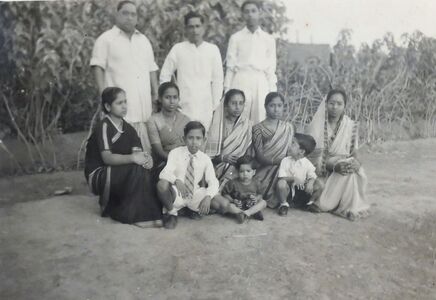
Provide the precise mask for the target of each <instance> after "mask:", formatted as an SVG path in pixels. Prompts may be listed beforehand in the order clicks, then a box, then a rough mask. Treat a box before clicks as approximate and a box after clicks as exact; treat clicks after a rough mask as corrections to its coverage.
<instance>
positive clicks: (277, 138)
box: [253, 92, 294, 208]
mask: <svg viewBox="0 0 436 300" xmlns="http://www.w3.org/2000/svg"><path fill="white" fill-rule="evenodd" d="M284 102H285V100H284V98H283V96H282V95H280V94H279V93H276V92H271V93H269V94H268V95H266V98H265V105H264V106H265V111H266V119H265V120H263V121H262V122H260V123H259V124H256V125H254V126H253V150H254V155H255V158H256V161H257V162H258V164H259V167H258V168H257V171H256V178H257V180H258V181H259V182H260V183H261V184H262V188H263V190H264V194H263V199H265V200H266V201H267V204H268V206H269V207H271V208H276V207H277V206H278V205H279V203H280V201H279V200H278V198H277V197H275V195H274V191H275V189H276V188H275V186H276V183H277V175H278V174H277V173H278V169H279V166H280V162H281V161H282V159H283V158H285V156H286V153H287V150H288V146H289V145H290V144H291V142H292V138H293V136H294V127H293V126H292V124H291V123H288V122H285V121H282V120H281V119H280V118H281V117H282V115H283V106H284Z"/></svg>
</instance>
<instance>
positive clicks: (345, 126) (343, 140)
mask: <svg viewBox="0 0 436 300" xmlns="http://www.w3.org/2000/svg"><path fill="white" fill-rule="evenodd" d="M357 127H358V125H357V123H356V122H354V121H353V120H351V119H350V118H349V117H348V116H346V115H344V116H343V117H342V118H341V119H340V120H339V124H338V126H337V128H336V130H335V131H334V132H332V133H331V134H329V133H328V131H327V112H326V108H325V101H323V102H322V103H321V105H320V107H319V108H318V111H317V113H316V114H315V115H314V118H313V120H312V122H311V124H310V126H309V127H308V129H307V131H306V132H307V133H308V134H310V135H312V136H313V137H314V138H315V141H316V143H317V149H316V151H314V153H315V155H313V156H312V157H311V159H312V161H313V162H314V164H315V166H316V167H317V173H318V174H319V175H320V176H321V178H323V179H324V181H325V187H324V190H323V192H322V194H321V196H320V198H319V199H318V200H317V202H316V204H317V206H318V207H319V208H320V209H321V210H322V211H330V212H332V213H335V214H338V215H340V216H343V217H350V215H351V216H358V215H359V214H361V213H363V212H366V211H367V210H368V209H369V205H368V204H367V203H366V202H365V191H366V185H367V178H366V175H365V172H364V170H363V168H362V167H360V168H359V170H358V171H357V172H355V173H352V174H348V175H341V174H339V173H336V172H333V173H330V172H328V171H327V170H326V169H325V165H326V163H327V161H330V162H331V163H333V164H336V163H338V162H341V161H346V160H347V159H350V158H351V157H352V156H353V155H354V152H355V151H357V148H358V138H357V137H358V135H357Z"/></svg>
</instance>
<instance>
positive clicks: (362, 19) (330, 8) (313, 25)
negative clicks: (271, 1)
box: [283, 0, 436, 46]
mask: <svg viewBox="0 0 436 300" xmlns="http://www.w3.org/2000/svg"><path fill="white" fill-rule="evenodd" d="M283 3H285V5H286V7H287V14H288V16H289V18H290V19H292V20H293V23H292V24H291V25H290V27H289V30H288V39H289V40H290V41H291V42H296V40H297V37H296V36H297V31H298V36H299V42H300V43H310V42H311V40H312V41H313V43H327V44H330V45H333V44H335V43H336V41H337V37H338V33H339V31H340V30H341V29H343V28H349V29H352V31H353V41H352V42H353V44H354V45H356V46H360V44H361V43H362V42H367V43H370V44H371V43H372V41H373V40H374V39H376V38H381V37H383V35H384V34H385V33H386V32H388V31H390V32H392V33H393V34H394V36H395V38H396V41H399V38H400V36H401V34H402V33H405V32H409V33H412V32H413V31H415V30H420V31H422V32H423V33H424V34H425V35H428V36H433V37H436V0H283Z"/></svg>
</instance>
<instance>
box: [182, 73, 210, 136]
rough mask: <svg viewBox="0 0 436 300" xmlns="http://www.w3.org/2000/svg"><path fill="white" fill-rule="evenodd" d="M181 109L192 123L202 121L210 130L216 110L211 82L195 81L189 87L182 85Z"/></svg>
mask: <svg viewBox="0 0 436 300" xmlns="http://www.w3.org/2000/svg"><path fill="white" fill-rule="evenodd" d="M179 88H180V107H181V109H182V113H184V114H185V115H187V116H188V118H189V119H190V120H192V121H200V122H201V124H203V126H204V127H205V128H206V131H207V130H208V129H209V126H210V123H211V122H212V113H213V110H214V107H213V100H212V93H211V89H210V82H204V81H203V82H202V81H200V80H194V81H193V82H192V83H191V84H190V85H189V86H188V85H183V84H180V86H179Z"/></svg>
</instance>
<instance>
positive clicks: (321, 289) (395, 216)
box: [0, 139, 436, 299]
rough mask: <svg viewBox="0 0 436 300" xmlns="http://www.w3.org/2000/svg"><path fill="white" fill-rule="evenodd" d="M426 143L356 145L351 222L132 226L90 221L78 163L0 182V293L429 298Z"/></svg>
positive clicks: (321, 218)
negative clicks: (357, 193)
mask: <svg viewBox="0 0 436 300" xmlns="http://www.w3.org/2000/svg"><path fill="white" fill-rule="evenodd" d="M435 149H436V140H434V139H432V140H417V141H409V142H391V143H385V144H383V145H382V146H374V147H371V148H369V149H366V151H364V153H363V161H364V164H365V169H366V171H367V174H368V177H369V180H370V184H369V193H368V200H369V202H370V203H371V204H372V214H371V216H370V217H369V218H368V219H365V220H361V221H358V222H349V221H347V220H345V219H341V218H338V217H335V216H332V215H330V214H311V213H306V212H302V211H296V210H293V211H290V212H289V214H288V216H287V217H285V218H283V217H279V216H277V214H276V213H275V212H274V211H271V210H267V211H266V212H265V221H263V222H259V221H255V220H250V221H249V222H248V223H247V224H244V225H237V224H236V223H235V221H234V220H233V219H231V218H224V217H221V216H218V215H214V216H208V217H205V218H203V220H201V221H197V222H196V221H191V220H188V219H185V218H179V225H178V227H177V228H176V230H173V231H168V230H164V229H141V228H138V227H135V226H129V225H122V224H118V223H115V222H112V221H111V220H108V219H102V218H100V217H99V215H98V206H97V201H96V198H95V197H92V196H90V195H89V194H87V192H85V191H86V187H85V185H84V182H83V181H84V180H83V177H82V173H81V172H71V173H60V174H52V175H50V176H49V175H44V176H45V177H44V176H38V178H39V179H36V177H32V176H27V177H21V178H7V179H1V180H0V189H1V196H0V207H1V208H0V245H1V246H0V299H436V222H435V220H436V196H435V195H436V184H435V178H436V151H435ZM64 185H70V186H73V187H74V188H75V190H74V193H75V194H74V193H73V195H69V196H62V197H54V198H49V199H44V200H38V201H36V200H35V199H41V198H44V197H46V196H47V195H49V194H50V191H52V190H54V189H57V188H62V187H63V186H64ZM80 194H81V195H80ZM29 195H30V196H29ZM32 195H34V197H33V196H32Z"/></svg>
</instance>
